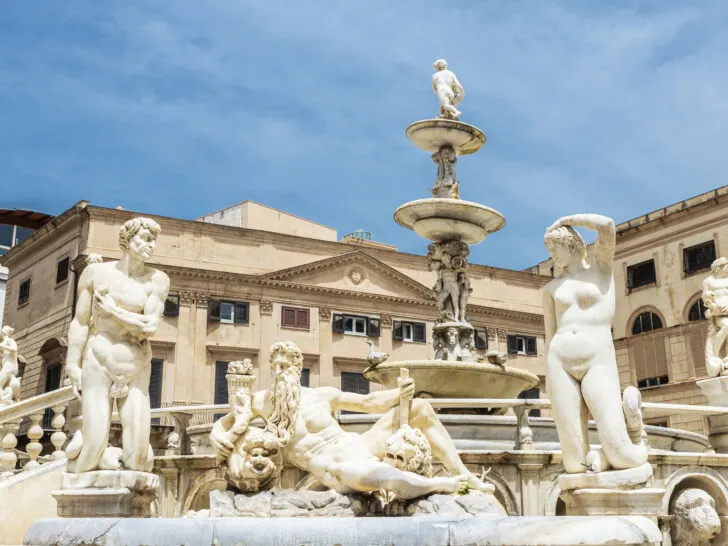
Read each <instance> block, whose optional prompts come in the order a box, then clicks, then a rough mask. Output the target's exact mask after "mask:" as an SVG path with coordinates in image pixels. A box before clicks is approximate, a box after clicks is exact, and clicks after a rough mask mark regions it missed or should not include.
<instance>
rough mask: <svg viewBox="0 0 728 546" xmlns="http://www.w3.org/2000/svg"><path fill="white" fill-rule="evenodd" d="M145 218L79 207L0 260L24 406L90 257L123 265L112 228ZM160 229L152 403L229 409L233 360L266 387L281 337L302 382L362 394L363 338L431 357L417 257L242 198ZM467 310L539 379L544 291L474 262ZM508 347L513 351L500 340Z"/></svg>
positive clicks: (532, 281)
mask: <svg viewBox="0 0 728 546" xmlns="http://www.w3.org/2000/svg"><path fill="white" fill-rule="evenodd" d="M139 215H143V214H141V213H133V212H130V211H125V210H117V209H106V208H100V207H94V206H91V205H89V204H88V203H87V202H80V203H78V204H77V205H75V206H74V207H72V208H71V209H69V210H67V211H66V212H64V213H63V214H61V215H59V216H58V217H57V218H55V219H54V220H53V221H52V222H51V223H49V224H48V225H46V226H44V227H42V228H40V229H38V230H37V231H36V232H35V233H33V234H32V235H31V236H30V237H28V238H27V239H26V240H25V241H23V243H22V244H20V245H18V246H16V247H14V248H13V249H12V250H11V251H10V252H9V253H8V254H7V256H6V257H5V259H4V263H5V265H6V266H7V267H8V269H9V276H8V281H7V298H6V302H5V313H6V314H5V317H6V322H7V323H9V324H12V325H13V326H14V327H15V329H16V334H15V337H16V340H17V342H18V347H19V351H20V353H21V354H22V355H23V356H24V357H25V359H26V360H27V365H26V369H25V373H24V377H23V397H29V396H32V395H35V394H39V393H42V392H46V391H48V390H52V389H54V388H57V387H58V386H59V385H60V384H61V382H62V378H63V376H64V371H63V367H64V364H65V362H64V359H65V347H66V335H67V332H68V327H69V324H70V322H71V319H72V315H73V307H74V303H75V297H76V296H75V285H76V282H77V278H78V276H79V275H80V273H81V271H82V270H83V267H84V266H85V265H86V264H87V262H88V257H89V256H90V255H92V254H98V255H100V256H101V257H103V259H105V260H112V259H117V258H118V257H119V256H120V250H119V246H118V234H119V227H120V226H121V225H122V224H123V223H124V222H125V221H126V220H128V219H130V218H133V217H135V216H139ZM151 217H152V218H154V219H155V220H156V221H157V222H159V224H160V225H161V227H162V233H161V235H160V236H159V239H158V241H157V246H156V249H155V252H154V256H153V258H152V260H151V262H150V265H152V266H153V267H156V268H159V269H162V270H164V271H165V272H166V273H167V274H168V275H169V277H170V280H171V289H170V296H169V298H168V300H167V303H166V306H165V316H164V320H163V322H162V324H161V326H160V328H159V330H158V332H157V334H156V335H155V336H154V338H153V339H152V348H153V353H154V360H153V368H152V383H151V385H150V396H151V398H152V403H153V405H155V406H169V405H183V404H185V405H186V404H205V403H213V402H221V403H222V402H227V392H226V389H227V386H226V382H225V372H226V369H227V363H228V362H229V361H231V360H241V359H244V358H250V359H251V360H252V362H253V364H254V366H255V368H256V375H257V376H258V379H257V381H258V384H257V385H256V387H257V388H265V387H268V386H269V385H270V383H271V374H270V370H269V369H268V366H267V349H268V347H269V346H270V345H271V344H272V343H273V342H275V341H279V340H283V339H289V340H291V341H294V342H296V343H297V344H298V346H299V347H300V348H301V349H302V350H303V352H304V354H305V363H304V367H305V371H304V378H303V381H304V382H305V383H308V384H309V385H310V386H312V387H315V386H323V385H330V386H336V387H339V388H342V389H344V390H349V391H358V392H367V391H368V390H369V389H372V390H374V389H377V388H379V386H378V385H374V384H369V382H367V381H366V380H364V378H363V376H362V371H363V370H364V368H366V366H367V365H368V363H367V361H366V358H365V357H366V354H367V352H368V347H367V345H366V343H365V341H367V340H369V341H372V342H373V343H374V346H375V349H376V350H379V351H386V352H390V353H391V357H390V358H391V359H392V360H404V359H422V358H432V357H433V349H432V346H431V343H430V341H431V337H432V326H433V323H434V319H435V316H436V308H435V303H434V301H433V298H432V296H431V288H430V287H431V286H432V285H433V283H434V281H435V273H433V272H431V271H429V269H428V264H427V260H426V258H425V256H418V255H412V254H406V253H402V252H397V251H396V250H394V247H391V246H389V245H385V244H382V243H377V242H374V241H371V240H368V239H367V238H366V237H362V236H361V235H360V234H358V233H359V232H355V234H353V236H348V237H345V238H344V239H342V240H341V241H338V240H337V235H336V232H335V230H333V229H331V228H328V227H326V226H322V225H320V224H317V223H314V222H310V221H308V220H305V219H302V218H298V217H295V216H293V215H290V214H287V213H285V212H282V211H278V210H275V209H271V208H269V207H265V206H263V205H259V204H257V203H252V202H249V201H247V202H244V203H241V204H239V205H236V206H234V207H230V208H228V209H224V210H222V211H218V212H217V213H212V214H210V215H207V216H205V217H202V218H200V219H198V220H194V221H193V220H182V219H177V218H164V217H155V216H151ZM470 277H471V282H472V287H473V294H472V297H471V299H470V304H469V315H470V320H471V322H472V323H473V325H474V326H475V327H476V328H478V330H479V336H478V339H479V342H478V344H479V350H480V351H481V353H482V354H485V352H486V351H487V350H490V349H499V350H501V351H504V352H509V355H508V356H509V362H508V365H509V366H515V367H519V368H522V369H526V370H528V371H531V372H533V373H536V374H537V375H539V376H541V377H543V368H544V362H543V317H542V313H541V297H540V290H541V287H542V286H543V285H544V284H545V282H547V281H548V278H545V277H543V276H540V275H534V274H530V273H526V272H520V271H511V270H504V269H497V268H492V267H487V266H481V265H471V268H470ZM509 342H510V343H509Z"/></svg>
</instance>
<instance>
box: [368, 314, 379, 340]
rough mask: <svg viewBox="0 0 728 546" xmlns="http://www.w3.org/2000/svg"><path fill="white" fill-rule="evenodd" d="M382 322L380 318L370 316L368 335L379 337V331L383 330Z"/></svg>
mask: <svg viewBox="0 0 728 546" xmlns="http://www.w3.org/2000/svg"><path fill="white" fill-rule="evenodd" d="M380 324H381V323H380V321H379V319H378V318H368V319H367V335H368V336H369V337H379V332H380V330H381V328H380Z"/></svg>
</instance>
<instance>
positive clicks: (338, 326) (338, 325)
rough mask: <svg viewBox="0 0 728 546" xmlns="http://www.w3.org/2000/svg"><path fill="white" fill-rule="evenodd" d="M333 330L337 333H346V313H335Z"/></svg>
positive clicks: (332, 324) (332, 322) (332, 323)
mask: <svg viewBox="0 0 728 546" xmlns="http://www.w3.org/2000/svg"><path fill="white" fill-rule="evenodd" d="M331 330H332V331H333V332H334V333H335V334H343V333H344V315H339V314H335V315H334V320H333V321H331Z"/></svg>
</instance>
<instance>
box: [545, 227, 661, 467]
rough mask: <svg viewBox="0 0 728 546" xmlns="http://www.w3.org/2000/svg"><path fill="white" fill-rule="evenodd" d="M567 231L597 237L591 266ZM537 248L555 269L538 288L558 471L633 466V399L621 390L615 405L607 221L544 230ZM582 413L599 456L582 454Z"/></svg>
mask: <svg viewBox="0 0 728 546" xmlns="http://www.w3.org/2000/svg"><path fill="white" fill-rule="evenodd" d="M572 226H579V227H584V228H588V229H593V230H596V231H597V233H598V236H597V240H596V243H595V248H594V259H593V261H592V263H587V261H586V245H585V244H584V241H583V239H582V238H581V237H580V236H579V234H578V233H577V232H576V230H574V228H573V227H572ZM544 242H545V244H546V247H547V248H548V250H549V252H550V254H551V257H552V259H553V261H554V267H555V271H556V278H555V279H554V280H552V281H551V282H550V283H549V284H548V285H547V286H546V287H545V289H544V323H545V327H546V344H547V358H546V377H547V382H548V385H549V394H550V398H551V400H552V404H553V405H552V411H553V417H554V422H555V423H556V429H557V432H558V435H559V441H560V443H561V448H562V451H563V462H564V467H565V469H566V471H567V472H569V473H579V472H584V471H585V470H586V469H587V468H589V469H591V470H594V471H597V470H606V469H607V468H609V467H610V466H611V467H613V468H615V469H627V468H634V467H637V466H640V465H642V464H643V463H645V462H646V461H647V447H646V446H645V444H644V442H643V441H642V439H641V427H642V418H641V413H640V406H641V400H640V394H639V391H637V389H635V388H634V387H628V388H627V389H625V393H624V401H622V397H621V396H620V390H619V375H618V372H617V362H616V357H615V352H614V344H613V342H612V333H611V325H612V320H613V318H614V309H615V299H614V277H613V274H612V267H613V260H614V245H615V229H614V221H613V220H612V219H611V218H607V217H605V216H600V215H598V214H576V215H574V216H567V217H564V218H561V219H559V220H558V221H556V222H555V223H554V224H553V225H552V226H551V227H549V228H548V230H546V236H545V237H544ZM589 412H591V414H592V416H593V417H594V420H595V421H596V425H597V432H598V433H599V438H600V440H601V444H602V449H601V451H599V450H595V451H591V452H590V448H589V440H588V435H587V422H588V414H589Z"/></svg>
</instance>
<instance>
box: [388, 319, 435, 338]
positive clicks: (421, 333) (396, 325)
mask: <svg viewBox="0 0 728 546" xmlns="http://www.w3.org/2000/svg"><path fill="white" fill-rule="evenodd" d="M405 328H409V329H410V332H411V336H410V337H408V336H406V335H405V334H404V331H405ZM392 339H393V340H396V341H402V342H405V343H427V323H426V322H419V321H414V320H395V321H393V322H392Z"/></svg>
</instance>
